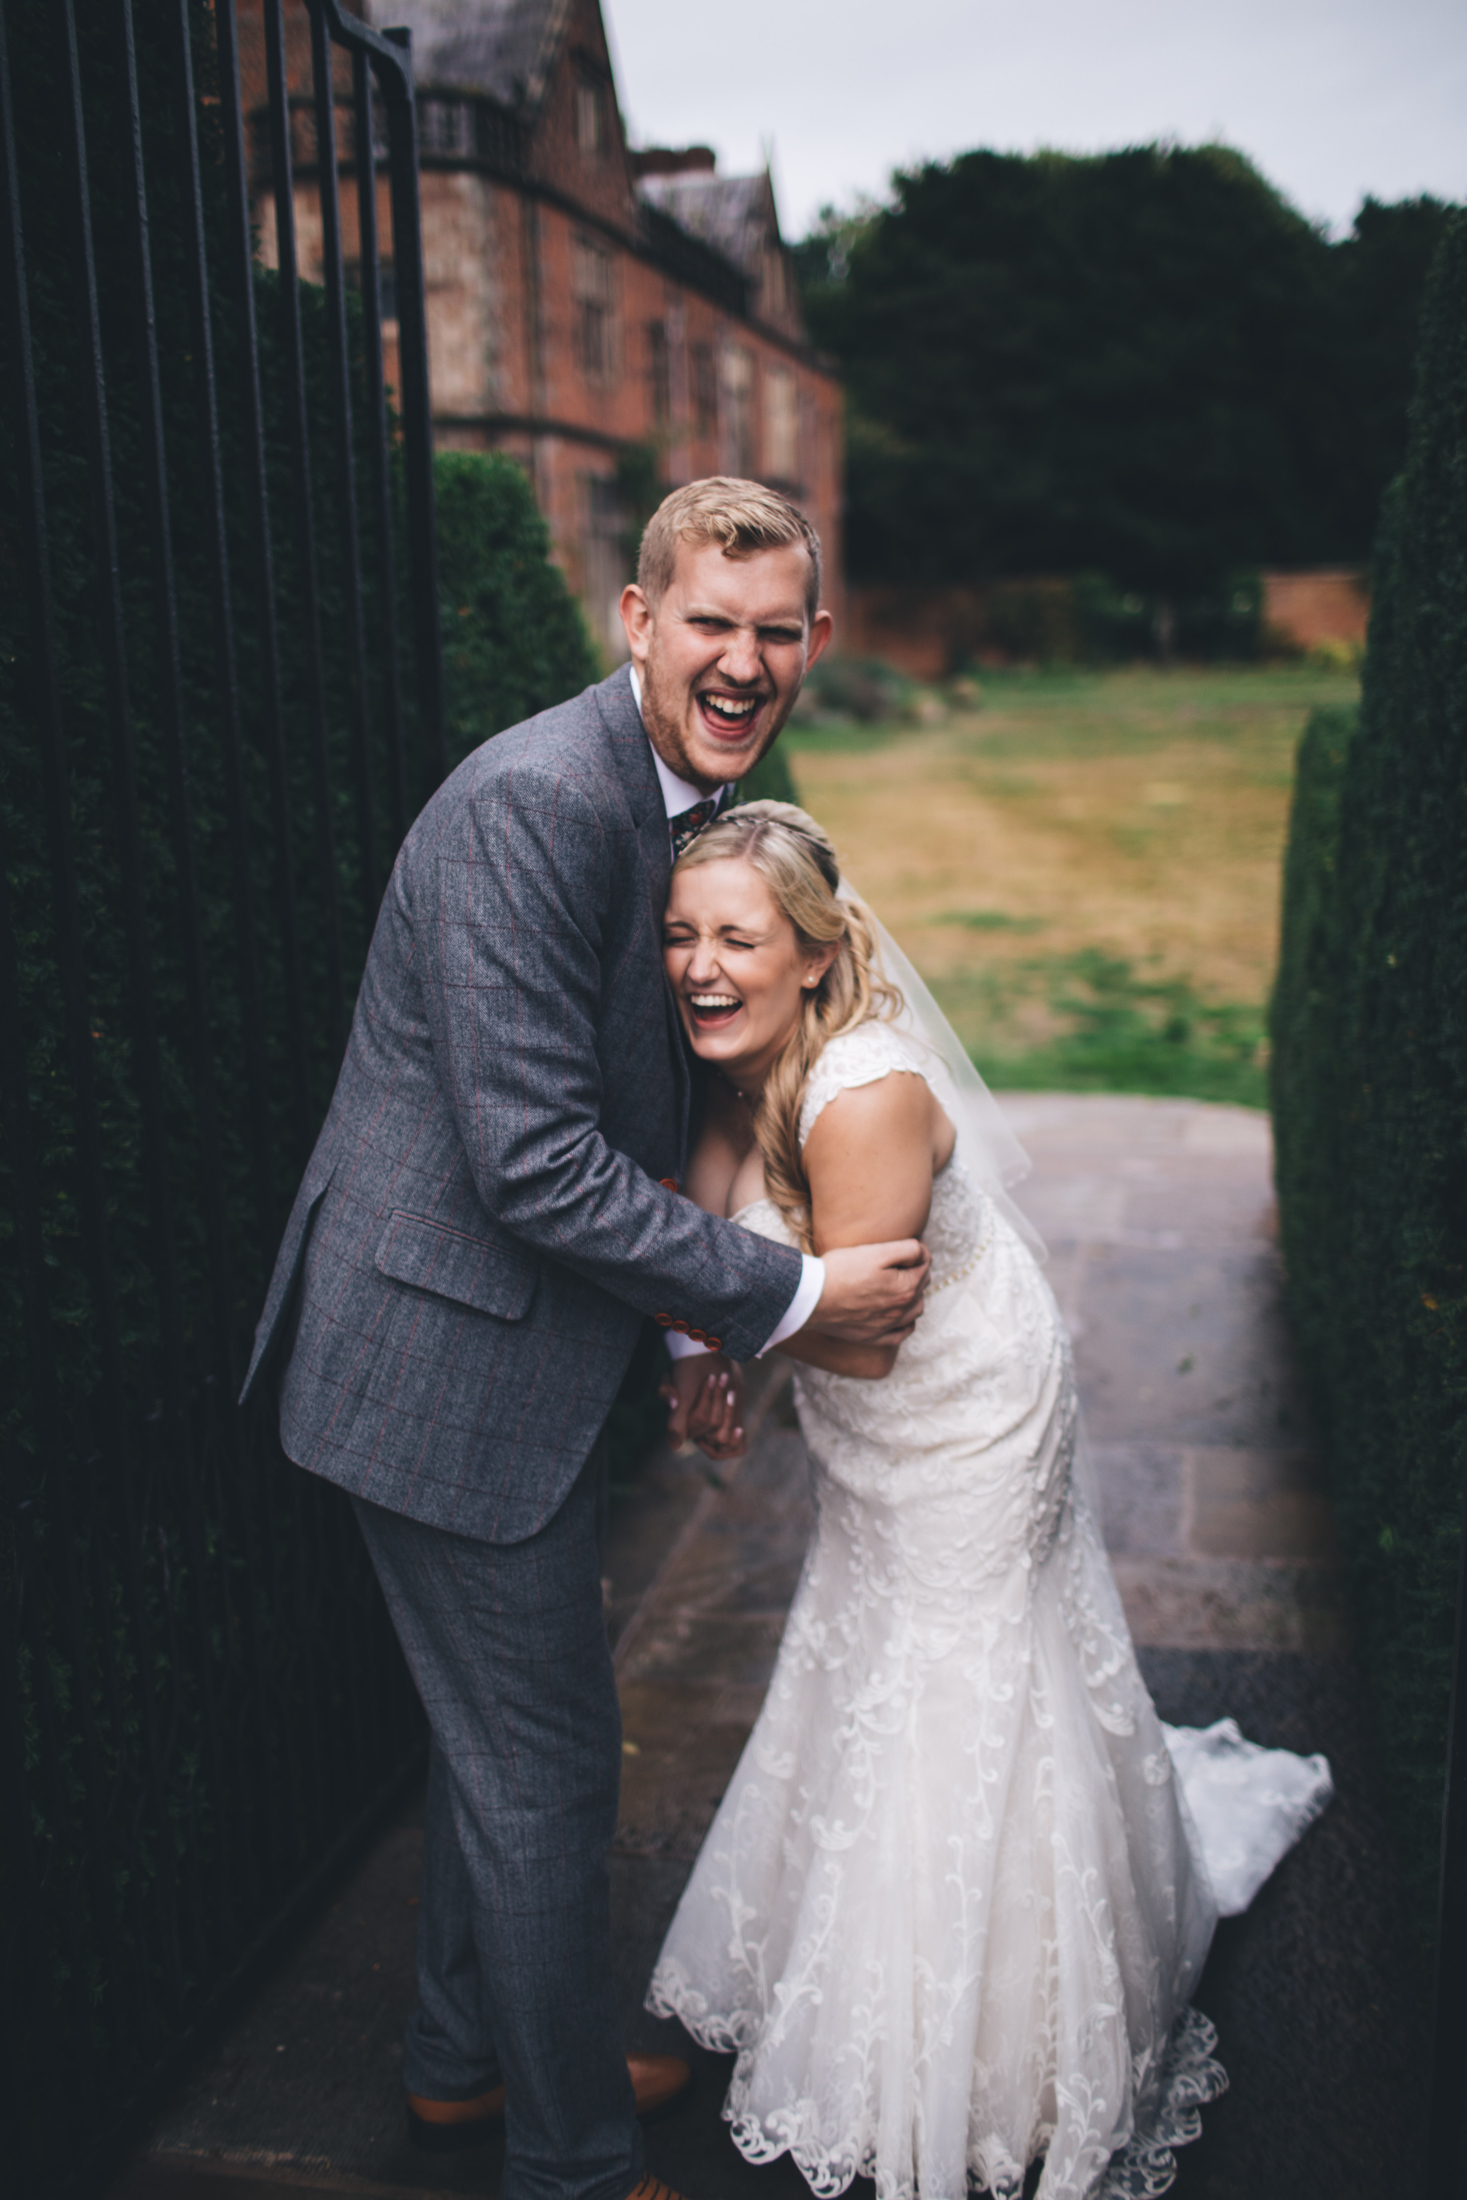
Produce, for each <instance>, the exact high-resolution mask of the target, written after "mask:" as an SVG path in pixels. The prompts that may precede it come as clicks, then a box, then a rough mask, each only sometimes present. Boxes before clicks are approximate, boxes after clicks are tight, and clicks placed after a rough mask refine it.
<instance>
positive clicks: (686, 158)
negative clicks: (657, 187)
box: [631, 145, 718, 182]
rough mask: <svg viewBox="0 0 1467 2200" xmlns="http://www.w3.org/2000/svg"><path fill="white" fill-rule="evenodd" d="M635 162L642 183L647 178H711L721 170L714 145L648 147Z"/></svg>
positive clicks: (636, 156)
mask: <svg viewBox="0 0 1467 2200" xmlns="http://www.w3.org/2000/svg"><path fill="white" fill-rule="evenodd" d="M631 162H632V174H633V175H634V176H635V177H636V178H637V180H638V182H640V181H641V179H642V177H643V176H711V175H712V174H713V172H714V170H715V169H716V168H717V166H718V159H717V156H716V154H715V153H714V150H713V147H712V146H711V145H684V146H682V147H678V146H673V145H648V146H645V147H644V148H643V150H642V151H641V152H640V153H633V154H632V155H631Z"/></svg>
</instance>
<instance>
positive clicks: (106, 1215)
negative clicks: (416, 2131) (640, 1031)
mask: <svg viewBox="0 0 1467 2200" xmlns="http://www.w3.org/2000/svg"><path fill="white" fill-rule="evenodd" d="M263 32H264V56H265V75H266V87H265V92H266V96H265V107H266V111H267V115H268V142H269V148H270V173H269V203H268V204H265V203H262V202H261V201H260V200H258V199H254V198H252V195H251V175H250V164H249V162H248V161H247V138H246V120H245V115H244V111H243V110H244V102H245V93H246V88H245V87H243V86H242V83H241V59H240V48H239V39H238V33H237V27H236V22H235V16H234V7H233V0H159V4H158V5H157V6H155V7H152V8H149V9H148V10H146V11H142V10H139V11H138V12H137V15H136V17H135V15H134V10H133V7H132V5H131V0H51V4H50V5H48V6H44V7H36V6H34V5H29V4H26V0H0V140H3V144H0V155H3V158H0V347H3V350H4V353H5V355H6V356H5V360H4V367H5V376H6V379H5V383H4V390H5V401H4V407H3V414H4V417H3V423H0V468H3V472H0V498H3V504H0V744H3V756H0V763H3V782H0V785H3V798H0V869H3V876H0V1027H3V1035H0V1063H3V1071H0V1075H3V1099H4V1107H5V1119H4V1120H5V1152H4V1159H5V1181H6V1194H7V1210H6V1217H5V1218H4V1219H3V1220H0V1262H3V1266H0V1323H3V1331H0V1338H3V1347H4V1354H5V1372H4V1378H3V1381H4V1398H3V1401H0V1411H3V1421H0V1426H3V1432H4V1441H5V1481H4V1508H5V1509H4V1521H5V1541H4V1546H3V1565H4V1573H3V1586H0V1598H3V1618H4V1627H3V1640H0V1832H3V1837H4V1840H5V1844H6V1850H5V1860H4V1871H5V1881H4V1884H5V1889H6V1900H5V1904H4V1912H5V1922H4V1925H3V1927H0V1935H3V1939H0V1951H3V1957H4V1967H5V1976H4V1979H3V1981H0V2026H3V2027H4V2034H3V2037H0V2096H3V2097H4V2107H3V2110H0V2121H3V2126H4V2129H5V2134H6V2138H5V2163H6V2167H5V2182H6V2184H7V2188H8V2189H12V2190H14V2191H16V2192H17V2193H24V2194H26V2195H28V2196H29V2195H39V2194H42V2193H45V2192H50V2191H56V2192H61V2191H68V2190H76V2191H92V2190H95V2189H96V2186H97V2182H98V2179H99V2176H100V2174H101V2168H102V2165H104V2164H105V2161H106V2160H107V2158H108V2154H109V2150H110V2149H115V2147H116V2145H117V2144H118V2143H119V2138H120V2135H123V2134H125V2133H126V2132H127V2131H128V2129H129V2128H130V2127H131V2124H132V2122H133V2121H135V2119H136V2117H137V2115H138V2114H139V2113H140V2111H141V2110H142V2108H143V2107H145V2106H146V2104H147V2102H148V2101H149V2100H150V2099H151V2098H152V2097H154V2096H155V2094H156V2091H157V2088H158V2086H159V2085H160V2083H161V2082H162V2081H163V2079H164V2078H165V2076H166V2074H167V2073H168V2071H169V2070H170V2068H172V2067H174V2066H175V2065H176V2063H177V2060H178V2058H179V2056H180V2055H181V2054H182V2053H183V2052H184V2050H185V2049H186V2048H187V2046H188V2043H189V2042H190V2040H191V2039H192V2038H193V2037H195V2036H196V2035H197V2032H198V2029H199V2027H200V2026H201V2025H203V2024H206V2023H207V2022H209V2021H210V2019H211V2016H212V2015H216V2014H217V2013H218V2010H219V2008H220V2007H221V2003H222V1999H223V1998H224V1997H227V1995H228V1994H229V1992H230V1991H231V1989H232V1988H233V1987H237V1986H238V1984H239V1983H240V1981H241V1980H242V1979H243V1978H244V1977H246V1976H247V1975H248V1974H249V1972H250V1969H251V1966H252V1965H253V1966H258V1964H259V1962H260V1961H261V1960H262V1959H263V1957H264V1956H265V1955H266V1954H267V1953H268V1951H269V1949H270V1948H271V1947H272V1945H274V1944H275V1942H276V1940H278V1936H279V1934H280V1932H281V1931H282V1930H283V1929H284V1927H285V1925H286V1924H287V1923H288V1921H289V1919H290V1918H291V1917H292V1916H293V1915H294V1914H295V1913H296V1912H297V1911H298V1910H299V1908H300V1906H301V1904H302V1903H303V1902H305V1901H307V1900H309V1899H310V1898H311V1895H312V1891H313V1890H314V1889H315V1888H316V1887H318V1886H319V1884H320V1883H321V1880H322V1876H323V1875H324V1874H328V1873H329V1872H330V1871H331V1870H332V1869H333V1868H334V1866H335V1865H336V1864H337V1863H338V1862H339V1860H340V1858H341V1856H342V1855H343V1853H344V1851H345V1849H346V1848H348V1847H349V1846H350V1844H351V1843H352V1841H353V1840H354V1838H356V1837H357V1836H358V1835H359V1833H360V1831H361V1829H362V1828H363V1827H364V1826H366V1825H367V1824H369V1823H370V1822H372V1820H373V1818H374V1816H375V1815H376V1814H378V1813H380V1811H381V1809H382V1808H383V1807H384V1806H385V1803H386V1802H387V1800H388V1799H389V1798H390V1797H391V1795H392V1794H393V1793H394V1792H395V1791H396V1790H397V1789H398V1788H399V1787H400V1784H401V1781H402V1780H403V1778H404V1777H405V1776H406V1774H407V1771H408V1769H409V1768H410V1767H411V1765H412V1763H413V1762H414V1759H415V1754H416V1752H417V1750H418V1749H419V1746H420V1723H419V1715H418V1711H417V1707H416V1704H415V1701H414V1698H413V1694H412V1690H411V1687H410V1685H409V1683H408V1679H407V1676H406V1673H405V1670H404V1668H403V1666H402V1662H401V1659H400V1656H399V1654H398V1651H397V1648H396V1644H395V1642H394V1640H393V1638H392V1635H391V1630H390V1627H389V1626H388V1624H387V1622H386V1618H385V1614H384V1613H383V1610H382V1607H381V1604H380V1600H379V1598H378V1595H377V1591H376V1587H375V1584H374V1582H373V1580H372V1578H371V1575H370V1571H369V1569H368V1568H367V1567H366V1565H365V1563H364V1561H363V1557H362V1554H361V1552H360V1550H359V1548H358V1540H357V1537H356V1535H355V1530H354V1526H353V1524H352V1522H351V1520H350V1517H349V1514H348V1513H347V1511H346V1509H345V1507H344V1506H343V1505H342V1504H341V1503H340V1502H339V1501H338V1499H337V1496H336V1494H335V1493H334V1492H332V1491H330V1490H329V1489H327V1488H326V1487H325V1486H324V1485H322V1484H319V1483H316V1482H314V1481H312V1480H311V1479H310V1478H308V1477H306V1476H304V1475H302V1474H300V1473H298V1472H297V1471H296V1470H295V1469H293V1468H291V1467H289V1466H288V1464H287V1463H286V1462H285V1461H284V1460H283V1459H282V1458H281V1456H280V1454H279V1451H278V1446H277V1444H276V1441H275V1437H274V1433H273V1430H272V1429H271V1427H270V1425H269V1420H268V1416H265V1417H262V1418H259V1419H257V1420H255V1421H253V1422H246V1421H244V1420H243V1419H242V1418H241V1416H239V1414H238V1413H237V1412H236V1410H235V1408H234V1405H233V1399H234V1396H235V1393H236V1391H237V1388H238V1382H239V1378H240V1373H241V1369H242V1365H243V1362H244V1357H245V1354H246V1352H247V1349H248V1342H249V1335H250V1329H251V1325H252V1322H253V1318H254V1315H255V1313H256V1311H257V1310H258V1306H259V1303H260V1300H261V1297H262V1294H263V1289H264V1285H265V1281H266V1278H267V1275H268V1271H269V1264H270V1260H271V1257H272V1255H273V1250H274V1245H275V1241H276V1238H277V1235H278V1232H279V1228H280V1223H281V1220H282V1214H283V1209H284V1207H285V1205H286V1204H287V1203H288V1201H289V1198H290V1196H291V1193H292V1191H293V1189H294V1185H295V1182H296V1180H297V1177H298V1174H299V1170H300V1167H301V1165H302V1162H303V1160H304V1157H305V1154H306V1152H307V1151H308V1150H309V1146H310V1144H311V1141H312V1139H313V1137H314V1135H315V1131H316V1129H317V1126H318V1124H319V1120H320V1117H321V1114H322V1111H323V1109H324V1106H325V1103H326V1100H327V1098H328V1097H329V1094H330V1090H331V1085H332V1082H333V1081H334V1076H335V1071H336V1067H337V1064H338V1061H339V1058H340V1051H341V1046H342V1042H343V1037H344V1032H345V1022H346V1017H347V1015H348V1013H349V1005H350V999H351V995H352V991H353V989H354V986H355V982H356V978H357V974H358V972H359V970H360V967H361V963H362V959H363V957H364V955H365V951H366V944H367V940H368V937H369V934H370V927H371V924H372V922H373V921H374V919H375V914H376V905H377V900H378V897H379V895H380V892H381V888H382V884H383V881H384V878H385V876H386V872H387V869H388V867H389V865H390V862H391V860H392V856H393V853H394V851H395V848H396V846H397V843H398V841H399V840H400V838H401V836H402V833H403V831H404V829H405V827H406V824H407V822H408V820H409V818H410V816H411V814H412V813H413V811H414V810H415V809H416V807H417V806H418V804H419V803H420V802H421V800H422V799H423V797H424V795H425V794H426V793H427V792H428V791H429V790H430V789H431V788H432V787H433V786H434V785H435V784H436V783H437V781H438V779H439V778H440V777H441V776H442V772H443V769H444V734H443V695H442V668H441V653H440V642H439V606H438V590H437V577H436V571H435V558H434V533H433V475H432V450H431V424H430V416H429V396H428V369H427V344H426V330H425V319H424V285H423V262H422V247H421V238H420V231H419V219H418V200H417V148H416V142H415V129H416V123H415V107H414V90H413V77H412V66H411V54H410V47H409V43H408V40H407V37H406V34H391V33H389V34H386V35H378V34H376V33H374V32H372V31H371V30H369V29H367V28H366V27H365V26H364V25H363V24H362V23H360V22H359V21H357V20H356V19H355V18H353V17H351V16H347V15H344V14H343V13H342V12H341V10H340V8H339V7H338V6H337V5H336V0H308V4H307V0H291V4H290V6H289V8H288V9H287V7H286V6H285V5H284V0H264V6H263ZM305 56H308V64H305V73H306V74H307V75H308V77H309V82H308V84H307V86H306V88H305V90H304V92H302V87H301V86H300V85H299V84H294V83H291V82H288V80H287V78H288V67H289V66H294V65H296V63H297V60H298V58H299V57H305ZM293 96H294V97H295V98H296V99H299V98H300V97H302V96H304V97H306V98H308V99H309V100H310V102H311V109H312V112H313V115H314V126H315V137H314V144H313V147H312V151H313V154H314V156H315V157H314V159H313V161H312V164H311V165H312V170H313V173H312V175H311V178H310V183H309V186H307V184H306V183H305V182H304V181H302V182H301V183H300V184H299V185H298V184H297V182H296V180H295V179H294V177H293V173H292V167H293V154H294V148H293V146H292V143H291V111H292V110H291V105H290V101H291V99H292V97H293ZM344 139H345V140H348V141H349V142H345V143H344V142H343V140H344ZM368 147H370V148H371V149H372V153H371V158H370V159H367V158H362V159H358V157H357V149H358V148H368ZM326 148H329V157H322V153H323V149H326ZM307 190H309V193H310V196H311V198H312V200H313V201H315V202H316V203H317V204H318V205H319V210H320V215H321V224H320V228H321V236H322V240H323V243H322V254H321V264H320V267H319V269H317V268H316V267H314V266H313V267H312V268H311V269H310V270H309V272H310V273H311V274H312V276H319V281H318V282H313V283H311V284H303V283H302V282H301V280H300V279H299V278H300V273H301V270H300V268H299V266H298V253H297V244H296V238H297V219H296V217H297V201H298V197H299V196H301V195H302V194H304V193H306V191H307ZM379 192H380V194H381V198H380V202H379ZM343 201H344V203H343ZM256 225H258V226H259V228H260V230H261V232H262V234H265V233H268V243H269V247H270V256H272V257H273V259H274V262H275V268H274V271H273V272H270V271H267V270H264V269H262V267H261V264H260V256H259V255H257V253H256V251H255V248H254V243H253V238H252V232H253V230H254V228H255V226H256ZM344 227H346V228H347V229H348V230H349V231H350V232H351V234H350V236H349V237H348V239H347V240H346V242H347V243H348V244H349V245H350V247H351V249H350V250H349V251H348V250H347V249H345V248H344V239H343V229H344ZM384 229H385V230H386V231H387V232H389V233H390V234H389V236H388V240H387V241H388V244H389V247H390V258H391V263H392V274H393V279H394V286H395V308H396V333H395V366H394V364H393V360H392V359H391V358H385V357H384V336H383V328H382V317H381V299H380V291H379V281H380V272H379V271H380V267H381V263H382V260H383V259H385V258H386V257H387V256H388V255H387V252H385V251H382V250H381V249H380V247H379V231H382V230H384ZM313 233H314V225H313ZM348 263H350V265H351V267H352V269H353V270H354V272H355V287H351V286H350V285H349V283H348ZM389 371H391V372H392V373H393V374H394V378H395V380H396V383H397V385H398V387H397V390H396V393H395V396H393V395H392V393H389V390H388V387H387V380H386V377H387V373H388V372H389ZM394 407H395V411H394Z"/></svg>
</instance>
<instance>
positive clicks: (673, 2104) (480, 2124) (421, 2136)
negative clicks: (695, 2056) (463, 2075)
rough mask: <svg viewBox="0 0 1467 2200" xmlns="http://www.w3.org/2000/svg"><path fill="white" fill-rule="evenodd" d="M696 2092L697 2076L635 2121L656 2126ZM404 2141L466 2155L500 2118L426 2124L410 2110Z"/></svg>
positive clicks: (424, 2150) (498, 2126)
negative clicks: (406, 2137)
mask: <svg viewBox="0 0 1467 2200" xmlns="http://www.w3.org/2000/svg"><path fill="white" fill-rule="evenodd" d="M697 2089H698V2079H697V2073H696V2072H694V2074H693V2075H692V2076H691V2077H690V2078H689V2080H688V2082H687V2084H686V2085H684V2086H680V2087H679V2088H678V2090H677V2092H676V2093H674V2094H673V2095H672V2097H671V2099H669V2100H666V2101H659V2102H658V2104H657V2106H656V2107H655V2108H649V2109H646V2110H639V2111H638V2115H637V2121H638V2123H641V2124H660V2123H664V2122H666V2120H667V2118H668V2117H669V2116H673V2115H676V2113H677V2112H678V2110H679V2109H681V2108H685V2107H686V2106H687V2105H688V2103H689V2102H690V2101H691V2100H692V2098H693V2095H694V2093H695V2092H696V2091H697ZM407 2125H408V2138H409V2139H410V2141H411V2142H412V2144H413V2145H414V2146H415V2147H416V2148H417V2149H418V2152H419V2153H420V2154H467V2153H468V2152H469V2150H470V2149H471V2148H473V2147H482V2146H487V2145H488V2144H489V2142H490V2140H491V2139H492V2138H493V2137H494V2136H495V2134H496V2133H497V2132H500V2131H502V2130H503V2129H504V2117H503V2115H502V2114H500V2115H498V2116H481V2117H479V2118H477V2119H476V2121H475V2122H473V2123H469V2124H430V2123H429V2122H428V2121H427V2120H426V2118H424V2117H422V2116H419V2115H417V2114H416V2113H415V2112H414V2111H413V2110H412V2109H409V2110H408V2112H407Z"/></svg>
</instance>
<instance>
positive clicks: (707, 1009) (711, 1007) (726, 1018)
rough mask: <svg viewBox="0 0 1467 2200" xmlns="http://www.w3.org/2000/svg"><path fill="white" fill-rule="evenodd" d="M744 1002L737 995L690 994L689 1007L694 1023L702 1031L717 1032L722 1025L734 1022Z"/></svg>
mask: <svg viewBox="0 0 1467 2200" xmlns="http://www.w3.org/2000/svg"><path fill="white" fill-rule="evenodd" d="M743 1005H744V1004H743V1002H742V1001H741V1000H740V999H739V997H738V995H737V994H736V993H690V994H689V995H688V1006H689V1008H690V1009H691V1010H692V1011H693V1022H694V1023H695V1024H696V1025H697V1027H698V1029H699V1030H700V1031H717V1030H718V1028H719V1026H720V1025H722V1024H729V1023H732V1022H733V1019H734V1018H735V1016H737V1014H738V1012H739V1010H740V1009H741V1008H742V1007H743Z"/></svg>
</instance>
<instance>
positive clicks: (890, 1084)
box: [776, 1070, 952, 1382]
mask: <svg viewBox="0 0 1467 2200" xmlns="http://www.w3.org/2000/svg"><path fill="white" fill-rule="evenodd" d="M944 1132H946V1133H947V1135H946V1137H944V1136H943V1133H944ZM951 1143H952V1139H951V1129H950V1126H949V1125H948V1123H947V1119H946V1117H945V1116H943V1115H942V1112H941V1110H940V1109H939V1108H938V1105H937V1102H936V1101H935V1100H934V1098H933V1096H932V1090H931V1087H930V1086H929V1085H928V1083H927V1080H926V1079H925V1078H924V1077H920V1076H918V1075H917V1073H916V1072H915V1071H906V1070H893V1071H891V1072H890V1073H889V1074H888V1075H887V1076H885V1077H882V1078H879V1079H877V1081H876V1082H875V1083H874V1084H870V1085H852V1086H848V1087H847V1089H846V1090H845V1091H844V1092H841V1093H838V1094H837V1095H836V1097H835V1099H833V1100H831V1101H828V1102H827V1104H826V1105H825V1107H823V1108H822V1109H821V1111H820V1113H819V1115H818V1116H817V1117H816V1119H815V1124H814V1128H813V1129H812V1130H811V1132H810V1135H809V1137H808V1138H807V1139H806V1141H805V1157H804V1158H805V1174H806V1176H807V1177H808V1178H809V1180H810V1216H811V1224H812V1234H813V1237H814V1241H815V1251H816V1252H817V1253H828V1252H832V1251H833V1250H834V1249H835V1248H836V1247H837V1246H845V1245H871V1244H876V1243H880V1242H882V1241H884V1240H885V1239H888V1238H902V1237H920V1236H921V1234H922V1231H923V1230H924V1229H925V1228H926V1226H927V1216H928V1213H929V1210H930V1209H931V1206H932V1172H933V1162H934V1147H937V1148H939V1149H940V1148H941V1147H942V1146H944V1145H945V1146H948V1147H949V1148H950V1146H951ZM776 1350H777V1351H780V1352H782V1353H783V1354H784V1355H785V1357H786V1358H787V1359H791V1360H801V1361H803V1362H804V1363H805V1365H806V1366H808V1367H823V1368H825V1369H826V1370H827V1371H828V1372H829V1373H830V1374H832V1375H854V1376H859V1377H862V1378H864V1379H865V1380H866V1381H868V1382H877V1381H879V1380H880V1379H881V1377H882V1376H884V1375H889V1374H890V1373H891V1371H892V1369H893V1367H894V1366H895V1365H896V1357H897V1348H896V1346H894V1345H892V1346H883V1345H854V1344H841V1343H838V1342H837V1341H836V1340H835V1339H833V1338H823V1337H808V1336H806V1335H804V1334H803V1332H802V1333H801V1334H800V1335H799V1336H795V1337H790V1338H788V1339H787V1340H786V1342H785V1343H784V1344H782V1345H778V1346H777V1347H776Z"/></svg>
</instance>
